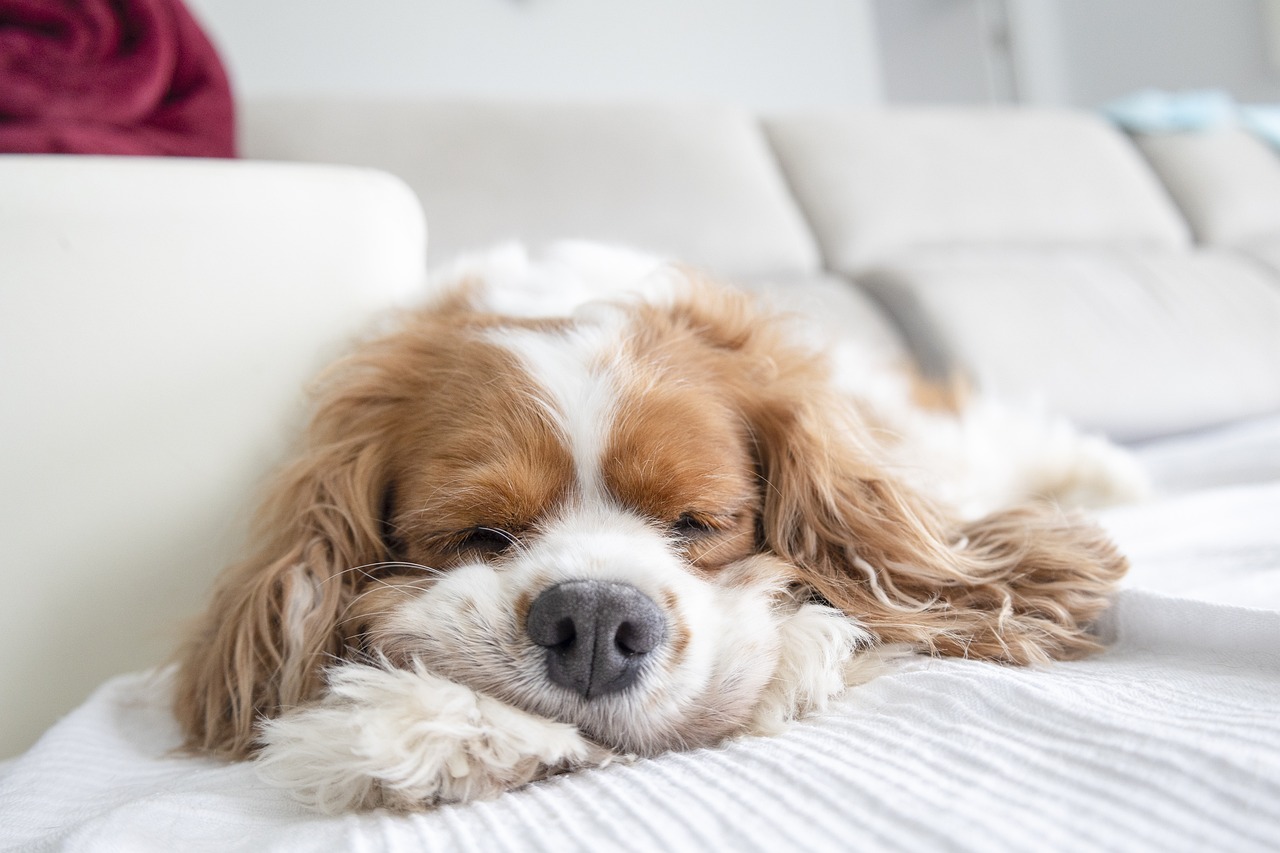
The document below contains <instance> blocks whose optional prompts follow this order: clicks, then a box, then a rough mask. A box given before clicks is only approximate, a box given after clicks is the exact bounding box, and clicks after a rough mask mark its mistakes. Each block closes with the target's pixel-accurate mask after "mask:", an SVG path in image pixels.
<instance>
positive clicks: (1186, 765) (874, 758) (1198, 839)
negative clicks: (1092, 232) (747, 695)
mask: <svg viewBox="0 0 1280 853" xmlns="http://www.w3.org/2000/svg"><path fill="white" fill-rule="evenodd" d="M1106 523H1107V525H1108V526H1109V527H1110V528H1111V529H1112V530H1113V531H1114V533H1115V534H1116V536H1117V537H1118V538H1119V540H1120V541H1121V544H1122V546H1123V547H1124V548H1125V550H1126V551H1127V552H1128V553H1130V554H1131V555H1132V556H1133V558H1134V561H1135V569H1134V573H1133V580H1132V581H1131V582H1130V588H1128V589H1126V590H1125V591H1124V592H1122V593H1121V594H1120V596H1119V597H1118V599H1117V602H1116V604H1115V606H1114V608H1113V609H1112V610H1111V611H1110V613H1109V614H1108V616H1107V617H1106V619H1105V620H1104V623H1103V625H1102V626H1101V628H1102V630H1103V631H1104V633H1106V634H1107V635H1108V636H1109V637H1110V638H1111V639H1112V645H1111V647H1110V649H1109V650H1108V651H1107V652H1106V653H1105V654H1103V655H1101V656H1099V657H1096V658H1094V659H1092V660H1088V661H1083V662H1078V663H1070V664H1058V665H1054V666H1052V667H1048V668H1044V669H1014V668H1003V667H999V666H994V665H990V664H982V663H973V662H968V661H955V660H945V661H944V660H927V659H923V658H921V659H912V660H910V661H908V662H906V663H905V664H903V665H901V666H900V667H898V668H897V669H895V670H894V671H893V672H892V673H890V674H888V675H885V676H883V677H881V678H879V679H877V680H875V681H873V682H871V683H869V684H867V685H865V686H862V687H859V688H856V689H854V690H852V691H850V693H849V694H848V695H847V697H846V699H845V700H844V702H843V703H842V705H841V707H840V708H839V710H838V711H837V712H836V713H832V714H829V715H826V716H823V717H819V718H814V719H810V720H807V721H805V722H804V723H801V724H798V725H796V726H794V727H793V728H792V729H791V730H789V731H788V732H787V733H785V734H783V735H781V736H779V737H775V738H768V739H747V740H741V741H737V742H734V743H731V744H729V745H727V746H725V747H724V748H721V749H716V750H709V751H700V752H693V753H686V754H673V755H666V756H663V757H661V758H658V759H654V760H648V761H642V762H639V763H637V764H633V765H627V766H612V767H608V768H605V769H603V770H597V771H590V772H583V773H578V774H573V775H567V776H561V777H558V778H555V779H552V780H549V781H547V782H543V783H540V784H535V785H531V786H528V787H527V788H525V789H523V790H519V791H515V792H512V793H508V794H506V795H504V796H503V797H501V798H499V799H497V800H493V801H490V802H483V803H476V804H472V805H468V806H451V807H445V808H440V809H437V810H435V811H432V812H428V813H425V814H421V815H413V816H409V817H395V816H388V815H383V814H368V815H359V816H346V817H340V818H323V817H317V816H314V815H310V814H307V813H305V812H304V811H302V810H301V809H300V808H299V807H297V806H296V805H294V804H293V803H291V802H290V800H289V799H288V797H287V796H286V795H285V794H283V793H281V792H279V791H276V790H273V789H271V788H268V787H265V786H264V785H262V784H261V783H260V782H259V781H258V780H257V779H256V778H255V776H254V772H253V768H252V767H251V766H249V765H244V764H239V765H220V764H217V763H214V762H211V761H205V760H194V759H188V758H179V757H174V756H172V755H170V754H169V750H170V749H171V748H172V747H173V746H174V745H175V744H176V743H177V732H176V728H175V725H174V722H173V721H172V719H171V718H170V716H169V714H168V712H167V710H166V707H165V705H166V698H165V690H166V684H167V682H166V680H165V679H164V677H163V676H160V677H150V678H149V677H147V676H143V675H130V676H124V677H122V678H118V679H115V680H113V681H111V682H109V683H107V684H106V685H104V686H103V687H102V688H101V689H100V690H99V691H98V692H97V693H96V694H94V696H93V697H91V698H90V699H89V700H88V701H87V702H86V703H85V704H84V705H83V706H81V707H80V708H79V709H78V710H77V711H75V712H74V713H72V714H71V715H69V716H68V717H66V718H65V719H64V720H62V721H61V722H60V723H59V724H58V725H57V726H55V727H54V728H53V729H51V730H50V731H49V732H48V733H47V734H46V735H45V737H44V738H43V739H42V740H41V741H40V742H39V743H38V744H37V745H36V746H35V747H34V748H33V749H32V750H31V751H29V752H28V753H27V754H25V755H23V756H21V757H19V758H17V759H15V760H13V761H11V762H9V763H7V764H5V765H3V766H0V847H8V846H11V845H12V846H17V847H18V848H19V849H31V850H42V849H53V848H57V849H67V850H108V849H110V850H131V851H133V850H137V851H145V850H163V851H173V850H183V851H191V850H218V851H224V850H253V851H259V850H271V849H290V850H295V849H296V850H339V849H341V850H359V851H364V850H368V851H373V850H468V849H480V850H545V851H548V853H566V851H570V850H630V849H635V850H707V849H716V850H735V851H736V850H760V851H766V850H767V851H779V850H811V851H821V850H862V849H869V850H876V849H903V850H925V849H928V850H934V849H972V850H983V851H987V850H1018V851H1023V850H1095V849H1110V850H1162V851H1163V850H1231V851H1241V850H1273V851H1274V850H1277V849H1280V580H1278V578H1280V484H1270V485H1266V484H1264V485H1256V486H1248V487H1237V488H1233V489H1226V490H1217V491H1208V492H1200V493H1195V494H1190V495H1183V496H1181V497H1177V498H1173V499H1170V500H1166V501H1157V502H1155V503H1152V504H1149V505H1145V506H1141V507H1132V508H1128V509H1124V510H1121V511H1118V512H1114V513H1111V514H1110V515H1108V516H1106ZM1159 589H1163V590H1166V592H1168V591H1172V592H1174V593H1178V595H1179V596H1182V597H1177V596H1173V595H1168V594H1163V593H1158V592H1154V591H1152V590H1159ZM1190 595H1195V596H1196V598H1190V597H1187V596H1190ZM1221 601H1235V602H1237V603H1239V602H1241V601H1243V603H1246V604H1252V605H1254V606H1253V607H1241V606H1238V605H1231V604H1223V603H1217V602H1221Z"/></svg>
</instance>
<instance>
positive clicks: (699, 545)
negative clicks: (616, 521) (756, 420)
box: [601, 325, 760, 569]
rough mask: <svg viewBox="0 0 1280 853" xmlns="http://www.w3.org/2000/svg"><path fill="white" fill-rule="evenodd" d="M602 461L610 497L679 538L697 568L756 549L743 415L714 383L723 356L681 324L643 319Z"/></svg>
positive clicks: (754, 486)
mask: <svg viewBox="0 0 1280 853" xmlns="http://www.w3.org/2000/svg"><path fill="white" fill-rule="evenodd" d="M623 357H624V358H626V359H627V361H628V362H629V364H628V369H627V370H626V371H624V372H625V373H626V375H627V376H628V382H627V385H626V387H624V388H622V389H621V395H620V400H619V404H618V409H617V414H616V418H615V421H614V423H613V424H612V429H611V432H610V435H609V441H608V444H607V447H606V450H605V453H604V458H603V459H602V460H601V471H602V476H603V478H604V483H605V487H606V488H607V490H608V492H609V494H610V495H611V496H612V497H613V498H614V499H615V500H617V501H618V502H619V503H620V504H621V505H623V506H624V507H626V508H628V509H630V510H632V511H634V512H637V513H638V514H640V515H642V516H644V517H646V518H649V519H652V520H653V521H654V522H656V523H657V524H658V525H660V526H662V527H663V528H665V529H668V530H670V531H672V533H673V535H675V536H677V537H679V539H680V540H681V542H682V545H683V548H684V550H685V554H686V556H687V558H688V559H689V560H690V562H692V563H693V564H694V565H695V566H697V567H699V568H705V569H715V568H718V567H720V566H723V565H725V564H727V563H730V562H733V561H734V560H738V559H741V558H742V557H744V556H746V555H747V554H750V553H751V552H752V551H754V550H755V546H756V541H755V538H756V537H755V525H756V519H757V513H758V510H759V503H760V483H759V480H758V478H757V476H756V472H755V466H754V462H753V459H752V454H751V450H750V446H749V441H750V436H749V433H748V430H747V428H746V424H745V422H744V420H743V419H742V416H741V414H740V413H739V411H738V410H737V408H736V407H735V406H734V405H733V401H732V399H731V398H729V397H727V396H726V395H725V393H724V388H723V386H722V385H721V383H720V382H719V381H718V376H717V368H716V362H717V361H719V360H720V359H722V357H723V353H721V352H718V351H717V349H716V348H715V347H714V346H709V345H708V343H707V342H706V341H705V340H704V339H702V338H700V337H698V336H697V335H691V334H689V332H688V330H686V329H682V328H680V327H679V326H671V325H665V326H657V327H651V326H649V325H645V326H642V327H640V329H639V330H638V331H637V332H636V333H635V334H633V336H632V338H631V340H630V347H629V349H628V350H627V351H626V352H625V353H624V354H623Z"/></svg>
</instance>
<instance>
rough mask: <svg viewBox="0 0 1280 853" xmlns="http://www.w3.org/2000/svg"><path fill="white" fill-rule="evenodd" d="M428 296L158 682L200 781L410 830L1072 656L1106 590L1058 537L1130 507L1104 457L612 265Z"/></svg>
mask: <svg viewBox="0 0 1280 853" xmlns="http://www.w3.org/2000/svg"><path fill="white" fill-rule="evenodd" d="M438 284H439V287H440V293H439V294H438V295H437V296H436V297H435V298H434V300H433V301H432V302H431V303H430V304H429V305H427V306H426V307H424V308H421V309H420V310H416V311H413V312H409V313H407V314H406V315H404V316H402V317H400V318H399V320H398V323H397V326H396V328H395V329H394V330H393V331H391V332H390V333H389V334H386V335H385V336H384V337H382V338H380V339H377V340H374V341H372V342H370V343H367V344H365V345H363V346H362V347H361V348H359V349H358V350H357V351H356V352H355V353H354V354H352V355H351V356H349V357H348V358H347V359H345V360H343V361H341V362H340V363H338V364H337V365H335V366H334V367H333V368H332V369H331V370H329V371H328V372H327V373H326V374H325V375H324V376H323V377H322V379H321V383H320V391H319V396H318V399H317V403H316V408H315V412H314V416H313V419H312V422H311V425H310V429H309V432H308V434H307V436H306V440H305V445H304V447H302V449H301V450H300V452H299V454H298V455H297V457H296V459H295V460H294V461H293V462H292V464H290V465H289V466H288V467H287V468H286V469H285V470H283V472H282V473H281V474H280V476H279V477H278V480H277V481H276V483H275V485H274V487H273V490H272V491H271V493H270V494H269V496H268V497H267V499H266V502H265V504H264V506H263V509H262V512H261V514H260V534H259V536H258V540H257V545H256V550H255V551H254V552H253V553H252V555H251V556H250V557H249V558H248V559H246V560H245V561H244V562H242V563H240V564H239V565H235V566H233V567H231V568H229V569H228V570H227V571H226V572H225V573H224V575H223V576H222V577H221V579H220V580H219V582H218V584H217V586H216V588H215V591H214V594H213V599H212V603H211V605H210V607H209V610H208V612H207V615H206V616H205V618H204V620H203V622H202V624H201V625H200V626H199V628H198V630H197V631H196V632H195V633H194V635H193V637H192V639H191V642H190V643H189V645H188V647H187V648H186V650H185V652H184V654H183V657H182V660H181V664H180V668H179V675H178V688H177V696H176V711H177V716H178V719H179V720H180V721H181V724H182V726H183V728H184V730H185V732H186V735H187V739H188V745H189V746H190V747H191V748H193V749H195V750H198V751H201V752H206V753H212V754H217V755H222V756H228V757H233V758H237V759H242V758H249V757H255V758H256V760H258V761H259V762H260V764H261V767H262V772H263V773H264V774H265V775H266V776H267V777H268V778H269V779H271V780H273V781H275V782H277V783H279V784H283V785H286V786H288V787H290V788H292V789H293V790H294V791H295V792H296V793H297V794H298V795H299V796H300V797H302V798H304V799H305V800H307V801H309V802H311V803H312V804H314V805H315V806H317V807H318V808H321V809H324V810H328V811H341V810H348V809H360V808H371V807H376V806H385V807H389V808H395V809H416V808H423V807H427V806H430V805H432V804H435V803H440V802H454V801H463V800H468V799H472V798H478V797H485V796H492V795H494V794H496V793H497V792H500V791H503V790H506V789H508V788H511V787H514V786H518V785H521V784H524V783H527V782H529V781H532V780H536V779H538V778H541V777H544V776H546V775H547V774H549V773H553V772H560V771H564V770H568V769H574V768H580V767H586V766H591V765H599V764H602V763H605V762H608V761H610V760H614V759H615V758H616V757H620V756H650V755H655V754H658V753H661V752H663V751H666V750H679V749H688V748H691V747H697V746H707V745H712V744H716V743H719V742H721V741H723V740H725V739H726V738H731V737H735V736H739V735H743V734H768V733H772V732H777V731H779V730H780V729H781V728H782V727H783V726H784V725H785V724H787V723H788V722H789V721H791V720H793V719H795V718H797V717H799V716H802V715H804V714H806V713H810V712H812V711H815V710H820V709H822V708H824V707H826V706H827V704H828V703H829V702H830V701H831V700H832V698H833V697H835V696H837V695H838V694H839V693H841V692H842V691H843V690H844V689H845V688H846V687H847V686H848V685H850V684H854V683H858V682H860V681H864V680H866V679H867V678H869V677H870V676H872V675H873V674H874V673H875V672H876V671H878V668H879V667H880V666H881V665H882V664H880V663H879V662H880V661H881V660H882V658H883V657H884V650H886V649H904V648H905V649H912V650H916V651H919V652H923V653H927V654H933V655H951V656H962V657H968V658H975V659H981V660H988V661H995V662H1000V663H1007V664H1030V663H1041V662H1045V661H1049V660H1052V659H1070V658H1075V657H1079V656H1082V655H1086V654H1088V653H1090V652H1092V651H1094V650H1095V649H1097V647H1098V644H1097V642H1096V640H1095V639H1094V638H1093V637H1091V636H1090V634H1089V633H1088V630H1087V628H1088V625H1089V623H1090V621H1091V620H1093V619H1094V617H1095V616H1097V615H1098V613H1099V612H1100V611H1101V610H1102V609H1103V608H1104V607H1105V606H1106V604H1107V601H1108V592H1109V591H1110V590H1111V588H1112V586H1113V584H1114V583H1115V582H1116V580H1117V579H1118V578H1119V577H1120V575H1121V574H1122V573H1123V571H1124V569H1125V561H1124V559H1123V558H1122V557H1121V556H1120V555H1118V554H1117V553H1116V550H1115V549H1114V547H1113V546H1112V544H1111V543H1110V542H1109V541H1108V540H1107V539H1106V538H1105V537H1104V536H1103V534H1102V533H1101V532H1100V531H1099V530H1098V529H1097V528H1095V527H1094V526H1092V525H1091V524H1089V523H1087V522H1086V521H1084V520H1082V519H1081V518H1080V517H1078V516H1077V515H1074V514H1072V513H1070V512H1069V511H1067V510H1065V509H1064V508H1063V504H1064V502H1065V503H1072V502H1074V503H1081V502H1083V503H1099V502H1106V501H1111V500H1123V499H1127V498H1129V497H1131V496H1133V495H1135V494H1137V493H1138V492H1139V491H1140V489H1141V480H1140V476H1139V474H1138V473H1137V471H1136V469H1135V468H1134V466H1133V464H1132V463H1131V462H1130V460H1129V459H1128V457H1127V456H1125V455H1124V454H1122V453H1121V452H1120V451H1118V450H1117V449H1115V448H1113V447H1111V446H1110V445H1107V444H1106V443H1105V442H1103V441H1101V440H1099V439H1096V438H1090V437H1087V436H1083V435H1080V434H1078V433H1076V432H1075V431H1074V430H1070V429H1068V428H1066V427H1064V426H1062V425H1061V424H1051V423H1048V422H1046V421H1043V420H1040V419H1036V418H1030V417H1020V416H1018V415H1017V414H1016V413H1010V412H1007V411H1004V410H1002V409H1000V408H999V407H994V406H992V405H991V404H990V403H989V402H987V401H983V400H982V399H980V398H970V399H968V400H961V399H960V395H955V394H953V395H945V396H947V398H948V403H947V405H946V406H943V407H941V408H939V407H937V406H928V407H926V406H921V405H920V404H919V402H918V401H919V399H920V398H919V395H917V394H916V393H915V391H916V390H918V386H917V384H916V381H917V380H916V379H915V377H913V376H912V375H911V373H910V371H895V370H894V369H893V368H891V367H884V368H876V369H875V370H869V369H867V368H865V367H863V366H860V365H862V364H863V363H862V362H856V361H855V362H850V361H849V360H848V359H845V360H844V362H843V363H844V364H845V365H846V367H845V369H842V370H837V369H834V368H833V364H839V363H841V359H840V358H838V357H837V358H835V359H834V360H833V357H832V355H831V354H830V353H828V352H824V351H822V350H819V349H817V348H815V347H813V346H811V345H810V344H809V343H808V342H807V340H806V335H805V333H804V332H803V330H802V327H798V326H797V325H796V323H795V321H794V320H793V319H792V318H788V317H787V316H785V315H782V314H778V313H775V312H773V311H771V310H770V309H767V308H765V307H764V306H763V305H762V304H760V303H759V302H757V301H756V300H754V299H753V298H751V297H749V296H747V295H745V294H743V293H741V292H739V291H735V290H731V289H728V288H725V287H721V286H718V285H715V284H713V283H710V282H708V281H706V280H704V278H703V277H702V276H700V275H698V274H697V273H695V272H693V271H690V270H687V269H684V268H682V267H679V266H674V265H670V264H665V263H662V262H659V261H656V260H654V259H651V258H648V257H645V256H641V255H637V254H635V253H631V252H626V251H622V250H614V249H605V248H601V247H594V246H587V245H565V246H560V247H557V248H554V249H552V250H550V251H549V252H547V253H546V254H545V255H543V256H541V257H539V258H532V257H530V256H529V255H528V254H527V253H526V252H524V251H523V250H521V249H518V248H508V249H505V250H501V251H497V252H494V253H491V254H488V255H484V256H480V257H478V258H474V259H471V260H470V261H465V262H462V263H460V264H459V265H457V266H455V267H454V268H453V269H452V270H451V271H450V272H448V273H446V275H445V276H444V277H443V279H442V280H441V281H439V282H438ZM860 371H861V373H860ZM863 373H865V374H866V375H862V374H863ZM872 373H874V374H875V375H874V376H873V375H871V374H872ZM862 380H865V381H862ZM873 380H874V381H873ZM860 387H863V388H865V389H867V391H866V393H860V392H859V388H860ZM975 436H976V438H975ZM975 442H976V444H977V445H979V446H980V449H979V450H978V451H975V450H974V447H975ZM1002 452H1003V455H1002ZM991 459H998V460H999V463H998V464H988V461H987V460H991Z"/></svg>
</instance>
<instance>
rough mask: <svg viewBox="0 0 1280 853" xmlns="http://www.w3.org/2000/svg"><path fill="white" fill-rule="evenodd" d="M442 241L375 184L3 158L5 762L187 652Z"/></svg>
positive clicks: (296, 171) (0, 529) (247, 167)
mask: <svg viewBox="0 0 1280 853" xmlns="http://www.w3.org/2000/svg"><path fill="white" fill-rule="evenodd" d="M425 238H426V231H425V224H424V221H423V215H422V211H421V208H420V207H419V205H418V203H417V201H416V199H415V198H414V195H413V194H412V192H410V191H409V190H408V188H406V187H405V186H404V185H403V184H402V183H401V182H400V181H398V180H397V179H395V178H393V177H391V176H389V175H386V174H383V173H379V172H375V171H372V170H366V169H352V168H333V167H321V166H307V165H275V164H261V163H250V162H231V161H198V160H151V159H144V158H78V157H23V156H3V157H0V377H2V378H3V384H2V385H0V388H2V389H3V390H2V392H0V575H2V576H3V583H2V584H0V588H3V590H4V592H3V594H2V595H0V624H3V625H4V627H5V633H6V636H7V638H8V639H7V641H6V650H5V651H6V653H5V655H3V656H2V657H0V721H2V724H0V757H3V756H6V755H9V754H12V753H14V752H16V751H19V750H21V749H23V748H25V747H26V746H27V745H28V744H30V743H31V742H32V741H33V740H34V739H35V737H36V736H38V734H39V733H40V731H41V730H43V728H45V727H46V726H47V725H48V724H49V723H51V722H52V721H53V720H54V719H55V718H56V716H57V715H58V714H60V713H62V712H65V711H67V710H69V709H70V708H72V707H73V706H74V705H75V704H76V703H78V702H79V701H80V700H81V699H83V698H84V697H85V695H87V693H88V692H89V691H90V690H91V689H92V688H93V687H94V686H95V685H96V684H97V683H98V682H100V681H102V680H103V679H104V678H106V677H108V676H110V675H113V674H115V673H118V672H122V671H127V670H131V669H138V668H142V667H147V666H151V665H154V664H157V663H161V662H163V661H164V660H165V658H166V657H167V656H168V655H169V654H170V652H171V651H172V649H173V647H174V644H175V643H176V642H177V640H178V637H179V635H180V632H181V630H182V628H183V626H184V623H185V622H186V621H187V620H188V619H189V618H190V617H191V616H192V615H194V613H195V612H196V610H197V608H199V607H200V606H201V605H202V602H203V598H204V596H205V593H206V591H207V588H208V585H209V582H210V580H211V579H212V577H213V576H214V574H216V573H217V571H218V570H219V569H220V568H221V567H222V566H223V565H225V564H226V563H227V562H229V561H230V560H232V559H234V558H235V557H236V556H237V554H238V552H239V551H240V549H241V548H242V546H243V537H244V530H245V527H246V524H247V522H248V520H249V519H250V516H251V513H252V509H253V506H254V502H255V500H256V492H257V490H258V487H259V485H260V483H261V481H262V480H263V479H264V477H265V475H266V474H267V472H268V471H269V470H270V469H271V468H272V467H273V466H274V465H275V464H277V463H278V462H279V460H280V459H281V457H282V455H283V454H284V452H285V450H286V448H287V447H288V445H289V443H290V441H291V439H292V437H293V436H294V435H295V433H296V432H297V431H298V429H299V428H300V425H301V422H302V421H303V415H304V411H305V395H304V386H305V385H306V383H307V381H308V380H309V378H310V377H311V376H313V375H314V373H315V372H316V371H317V370H318V369H319V368H320V367H322V366H323V365H324V364H325V363H326V362H327V361H328V360H330V359H331V358H332V357H333V356H334V355H335V354H337V353H338V352H339V351H340V350H342V349H343V348H344V346H345V344H346V343H348V342H349V341H350V340H351V339H352V338H353V337H355V336H357V335H358V334H361V333H362V332H364V331H365V330H367V329H369V327H370V325H371V323H372V322H373V320H374V318H375V317H376V316H378V315H380V314H381V313H382V312H384V311H385V310H386V309H387V308H388V307H389V306H393V305H396V304H401V303H403V302H405V301H407V300H411V299H413V298H414V297H415V295H416V294H417V293H418V292H419V290H420V287H421V284H422V278H423V274H424V267H425V254H426V245H425Z"/></svg>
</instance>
